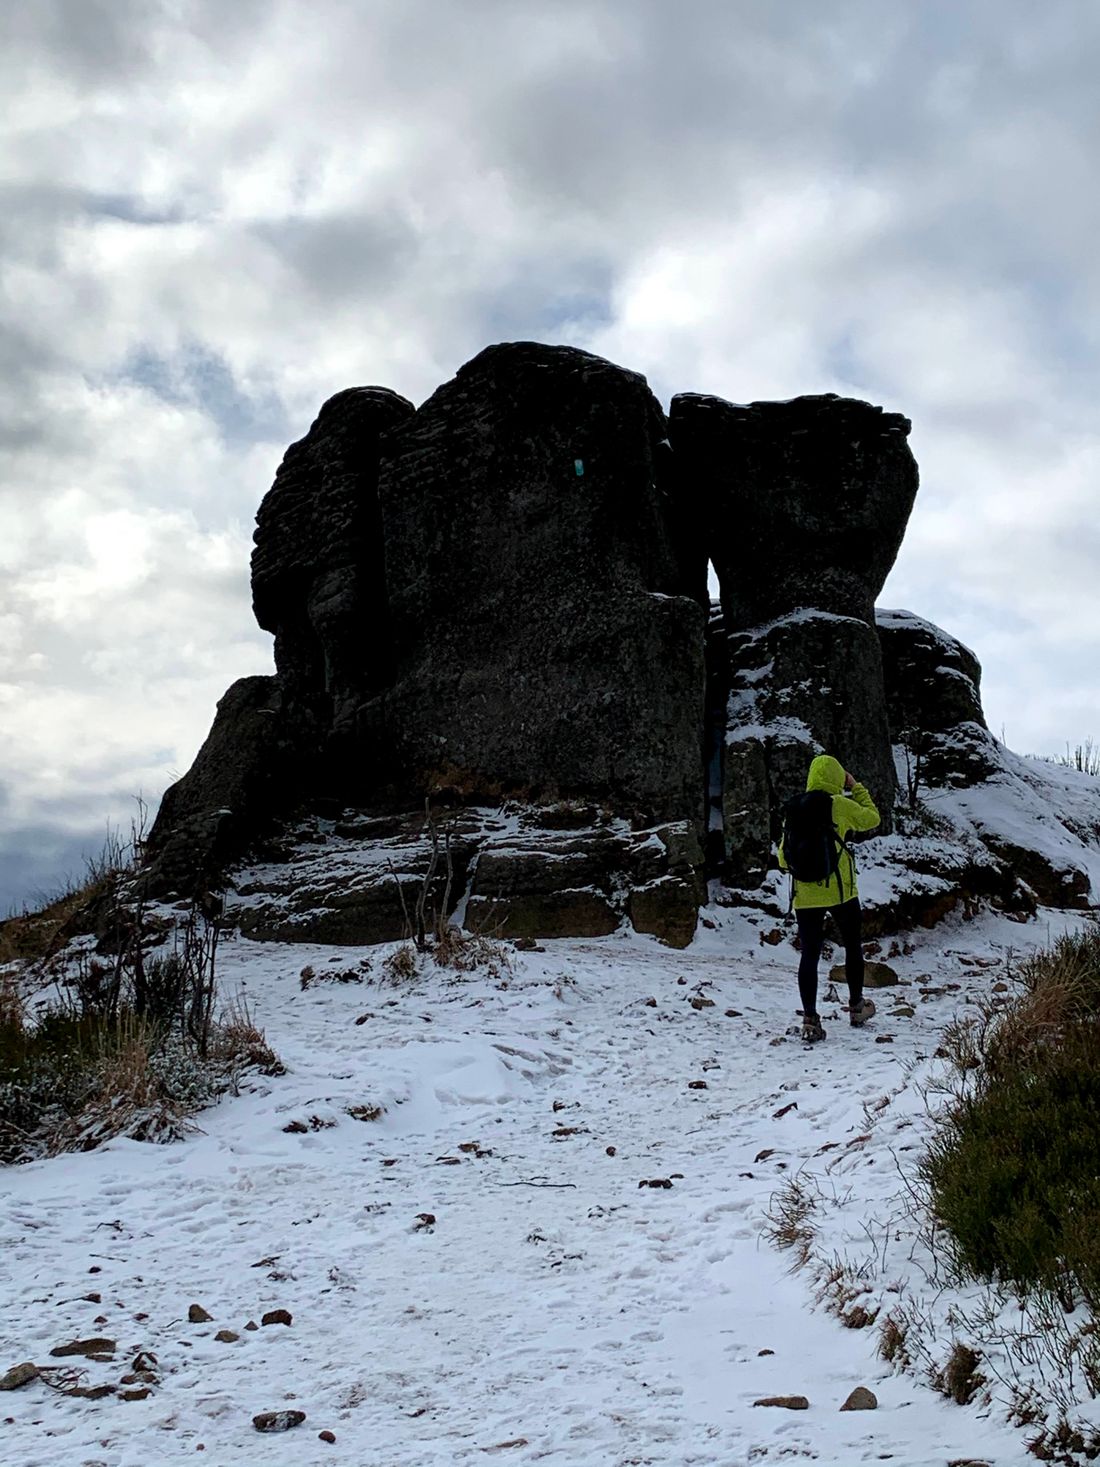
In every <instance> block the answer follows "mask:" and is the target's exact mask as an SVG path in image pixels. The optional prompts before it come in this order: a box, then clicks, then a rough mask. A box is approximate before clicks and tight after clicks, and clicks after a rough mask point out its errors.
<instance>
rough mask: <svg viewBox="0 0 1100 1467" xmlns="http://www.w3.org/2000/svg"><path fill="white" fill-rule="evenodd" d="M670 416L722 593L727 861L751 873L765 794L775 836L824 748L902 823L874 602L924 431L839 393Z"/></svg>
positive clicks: (676, 405) (757, 857) (712, 404)
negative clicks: (916, 433) (913, 431)
mask: <svg viewBox="0 0 1100 1467" xmlns="http://www.w3.org/2000/svg"><path fill="white" fill-rule="evenodd" d="M669 422H670V437H671V441H672V446H673V451H674V455H675V458H676V462H677V472H678V474H679V475H680V476H681V477H683V478H685V479H689V480H691V482H692V483H693V484H694V486H695V494H696V496H697V499H698V506H699V512H700V513H701V515H702V516H703V517H704V519H705V521H706V523H707V525H708V526H709V533H710V536H711V540H710V558H711V561H712V562H713V564H714V567H715V570H716V572H717V575H718V579H719V583H720V588H721V612H722V624H723V627H724V633H725V638H726V647H727V650H728V677H729V688H730V695H729V712H728V724H727V735H726V752H725V771H727V772H728V777H729V780H730V784H731V789H730V793H729V797H728V798H725V797H724V798H723V801H722V803H723V805H724V806H725V807H726V809H727V811H728V812H729V814H730V816H731V817H732V819H731V824H730V825H729V826H727V836H726V863H727V869H729V870H731V871H732V872H733V873H734V875H735V877H736V878H737V879H740V880H751V879H752V878H753V875H754V873H755V872H757V871H758V870H759V867H760V861H761V856H762V852H761V844H762V842H761V838H760V826H761V823H762V821H761V817H760V814H759V811H760V808H761V807H760V800H761V798H762V797H763V796H765V795H766V803H765V807H764V808H765V816H764V820H766V823H767V825H768V827H769V836H774V835H775V833H776V827H777V824H778V812H779V810H780V808H781V806H782V803H783V802H784V801H785V800H786V799H787V798H788V797H789V796H790V795H791V794H793V793H794V792H795V791H796V790H797V789H800V788H801V787H802V782H803V780H804V777H805V770H806V766H807V764H808V762H809V759H810V757H812V755H813V754H814V753H816V752H819V751H821V750H828V751H829V752H830V753H833V754H835V755H836V756H837V757H838V758H839V759H840V760H841V761H842V762H843V763H844V764H846V765H847V766H849V767H850V768H852V769H853V770H855V771H856V772H857V774H858V775H859V777H860V778H861V779H862V780H863V781H864V782H865V783H866V784H867V786H868V787H869V789H870V790H871V793H872V795H873V797H874V798H875V801H876V803H877V804H878V806H879V809H880V810H881V811H882V814H883V826H882V828H883V829H884V830H889V829H890V825H891V812H892V808H893V802H894V793H895V788H896V779H895V773H894V763H893V757H892V754H891V748H890V733H889V727H888V722H887V711H886V692H885V687H884V683H883V673H882V657H881V652H880V649H879V644H878V638H877V635H876V632H875V621H874V602H875V597H876V596H877V595H878V593H879V591H880V590H881V589H882V585H883V583H884V581H885V579H886V576H887V574H888V572H889V570H890V567H891V566H892V565H893V562H894V559H895V557H896V555H897V552H898V548H899V546H900V545H901V540H902V536H903V534H904V532H905V526H906V523H907V521H908V518H909V513H910V510H911V509H912V506H913V500H914V497H915V495H916V491H917V466H916V462H915V460H914V459H913V455H912V453H911V452H910V450H909V446H908V443H907V441H906V440H907V437H908V433H909V427H910V424H909V421H908V419H906V418H903V417H901V416H900V415H899V414H896V413H885V412H883V411H882V409H881V408H877V407H872V406H870V405H869V404H868V403H864V402H856V401H852V400H849V399H844V398H838V397H836V396H834V395H832V394H826V395H824V396H820V397H799V398H794V399H792V400H791V401H789V402H757V403H751V404H748V405H747V406H746V405H741V404H735V403H729V402H725V401H723V400H722V399H720V398H715V397H704V396H700V395H698V394H683V395H681V396H679V397H676V398H674V399H673V402H672V409H671V413H670V420H669ZM712 635H713V634H712ZM725 777H726V775H725V774H723V781H724V779H725ZM741 811H743V812H746V814H745V815H744V816H742V815H739V814H736V813H735V812H741ZM746 820H747V824H748V828H746Z"/></svg>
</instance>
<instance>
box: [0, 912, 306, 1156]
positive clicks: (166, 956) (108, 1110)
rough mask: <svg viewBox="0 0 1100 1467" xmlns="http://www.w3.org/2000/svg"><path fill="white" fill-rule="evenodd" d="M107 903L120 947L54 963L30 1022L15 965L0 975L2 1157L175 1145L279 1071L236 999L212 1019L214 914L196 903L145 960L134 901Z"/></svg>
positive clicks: (216, 927) (140, 921)
mask: <svg viewBox="0 0 1100 1467" xmlns="http://www.w3.org/2000/svg"><path fill="white" fill-rule="evenodd" d="M110 899H111V901H112V902H113V903H114V906H115V908H117V910H113V911H112V912H111V913H109V914H108V916H109V917H110V920H111V923H112V925H113V926H115V927H117V928H118V929H119V930H123V929H124V930H125V931H126V933H127V936H126V939H125V941H124V942H123V944H122V945H121V946H120V947H119V949H118V951H117V952H116V953H115V955H114V957H113V958H112V959H111V961H107V962H105V961H101V960H99V959H96V958H92V957H90V956H89V955H88V953H87V952H86V951H84V950H83V949H81V950H80V951H78V952H76V953H68V954H62V955H60V956H58V957H56V958H55V959H54V960H53V961H52V962H51V964H50V966H49V969H48V972H49V973H51V974H52V976H53V980H54V983H55V985H56V986H55V989H54V997H53V998H52V999H51V1001H50V1002H49V1003H47V1005H46V1006H45V1008H44V1009H42V1010H41V1011H40V1012H39V1013H38V1014H37V1015H36V1016H35V1018H34V1020H33V1021H30V1020H28V1017H27V1014H26V1011H25V1008H24V1005H23V1004H22V1002H21V998H20V991H19V986H18V971H17V969H16V968H15V967H11V968H9V969H8V970H7V971H6V972H5V973H4V974H3V975H0V1161H3V1162H13V1161H25V1160H30V1159H32V1158H33V1157H36V1156H43V1155H53V1154H56V1153H57V1152H60V1151H73V1150H87V1149H89V1148H90V1147H93V1146H96V1145H98V1144H99V1143H100V1142H102V1141H104V1140H107V1139H109V1138H110V1137H112V1136H129V1137H132V1138H133V1139H135V1140H143V1141H167V1140H173V1139H175V1138H176V1137H178V1136H180V1135H182V1134H184V1133H185V1132H186V1131H187V1130H189V1129H190V1120H189V1118H190V1117H191V1116H192V1115H194V1114H195V1112H196V1111H198V1110H200V1109H202V1108H203V1107H204V1106H206V1105H209V1104H210V1103H211V1102H212V1101H213V1100H214V1099H215V1098H216V1097H217V1096H219V1095H221V1094H223V1093H224V1092H226V1091H227V1090H233V1089H235V1088H236V1085H237V1082H238V1078H239V1076H240V1073H241V1071H242V1070H243V1069H249V1068H254V1069H260V1070H262V1071H263V1072H264V1073H266V1074H281V1073H283V1071H282V1066H281V1065H280V1063H279V1061H278V1058H277V1057H276V1056H275V1055H274V1054H273V1052H272V1050H271V1049H270V1047H269V1046H268V1044H267V1042H266V1040H265V1039H264V1036H263V1034H262V1033H261V1032H260V1030H259V1029H258V1028H257V1027H256V1025H255V1023H254V1022H253V1020H252V1017H251V1015H250V1014H249V1012H248V1009H247V1007H246V1006H245V1005H244V1004H243V1003H240V1002H238V1003H237V1004H236V1005H231V1006H230V1008H229V1009H228V1010H227V1011H225V1012H224V1013H222V1014H221V1015H220V1016H218V1017H217V1019H215V1003H216V997H217V984H216V981H215V958H216V953H217V945H218V934H219V919H218V918H217V917H207V916H205V915H204V913H203V910H202V908H201V905H200V903H198V902H197V903H196V904H195V906H194V907H193V908H192V910H191V911H190V912H189V913H188V914H187V916H186V917H185V918H184V919H183V920H182V921H181V922H180V924H179V925H178V927H177V934H176V937H177V940H176V944H175V947H174V948H173V949H172V950H170V951H167V952H164V953H159V954H155V955H153V956H149V955H148V954H147V952H146V951H145V947H144V945H143V936H144V934H145V930H146V929H145V924H144V920H143V915H142V912H141V904H140V899H138V901H137V906H136V909H131V907H127V905H126V903H125V902H124V901H123V900H122V898H121V897H120V896H119V894H118V889H117V886H116V888H115V889H114V890H113V891H112V892H111V894H110ZM116 918H117V920H116ZM28 971H29V972H31V973H40V972H41V970H40V969H37V968H35V967H34V966H33V965H31V966H29V968H28Z"/></svg>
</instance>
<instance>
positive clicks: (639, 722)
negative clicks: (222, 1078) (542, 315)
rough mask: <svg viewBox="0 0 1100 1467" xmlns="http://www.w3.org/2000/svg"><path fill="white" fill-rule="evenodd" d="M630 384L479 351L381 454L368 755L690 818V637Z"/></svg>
mask: <svg viewBox="0 0 1100 1467" xmlns="http://www.w3.org/2000/svg"><path fill="white" fill-rule="evenodd" d="M665 438H666V425H665V418H664V413H663V412H662V410H661V408H660V405H659V404H658V402H657V400H656V398H654V396H653V394H652V393H651V392H650V391H649V388H648V387H647V386H646V382H645V379H644V377H641V376H639V375H638V374H637V373H634V372H628V371H625V370H623V369H622V368H620V367H615V366H612V365H611V363H609V362H605V361H602V360H601V359H600V358H599V357H594V356H591V355H589V354H588V353H587V352H581V351H576V350H574V349H572V348H570V347H545V346H532V345H528V344H523V343H521V344H517V345H508V346H497V347H491V348H489V349H488V350H487V351H484V352H482V353H481V354H480V355H479V356H477V357H475V358H474V360H473V361H472V362H470V363H468V364H467V365H466V366H465V367H463V368H462V369H461V371H459V373H458V375H457V376H456V377H455V378H454V380H453V381H452V382H449V383H447V384H446V385H445V386H444V387H441V388H440V389H439V390H438V391H437V392H436V393H435V394H434V395H433V396H432V397H431V398H429V400H428V401H427V402H426V403H425V404H424V405H423V407H421V408H420V410H419V411H418V412H417V414H416V416H415V417H414V418H413V419H412V420H411V422H410V423H409V424H408V425H407V426H406V427H405V428H404V429H403V430H402V431H401V432H400V433H398V434H396V435H394V437H393V438H392V440H391V441H390V444H389V447H388V452H387V455H386V457H385V459H384V461H383V465H382V470H381V475H380V482H379V498H380V504H381V519H382V525H383V534H384V541H385V559H386V582H387V592H388V596H389V616H390V625H391V627H392V632H393V644H392V656H393V662H394V668H395V676H394V679H393V682H392V684H391V686H389V687H388V688H386V689H385V691H383V692H381V693H380V694H379V695H378V697H377V698H375V699H373V700H370V701H369V702H366V703H365V704H364V706H363V707H362V708H361V710H360V723H359V727H360V737H361V748H362V757H363V759H364V761H365V762H366V763H368V764H369V765H371V766H372V767H374V768H376V769H378V770H379V771H382V770H385V771H386V774H387V780H386V782H387V783H388V784H391V785H394V786H397V787H399V788H404V789H406V790H409V789H410V787H411V789H412V790H416V789H420V788H423V787H425V786H431V785H432V784H436V783H448V782H451V783H455V784H457V785H458V786H459V787H461V788H462V790H463V791H464V792H465V793H467V794H468V795H471V796H476V795H477V794H478V793H482V794H487V795H499V793H500V792H501V791H502V790H503V791H513V792H526V793H529V794H534V795H536V796H542V797H544V796H547V795H550V796H557V795H567V796H577V797H581V798H584V799H594V800H597V801H604V802H606V803H608V804H610V805H612V806H613V807H614V808H615V809H617V810H618V811H620V812H621V813H624V814H637V815H638V816H639V818H641V819H643V820H646V821H659V820H682V819H690V820H698V819H699V818H700V816H701V812H702V801H703V776H702V750H701V740H702V719H703V687H704V670H703V626H704V621H705V612H704V610H703V608H702V607H701V606H700V605H699V604H698V602H697V601H695V600H693V599H691V597H690V596H688V595H686V594H685V587H686V584H687V577H686V575H685V570H684V568H683V567H682V566H681V564H680V562H679V561H678V559H677V554H676V546H675V540H674V533H673V528H672V526H673V523H674V517H675V511H676V506H675V505H674V504H671V503H669V501H668V500H667V499H666V498H665V497H664V496H663V495H662V493H661V488H660V485H659V482H658V473H659V470H658V460H659V458H660V455H661V445H662V442H663V441H664V440H665Z"/></svg>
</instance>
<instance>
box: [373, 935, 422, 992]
mask: <svg viewBox="0 0 1100 1467" xmlns="http://www.w3.org/2000/svg"><path fill="white" fill-rule="evenodd" d="M418 956H419V954H418V953H417V951H416V947H415V945H414V944H413V943H411V942H403V943H402V944H401V946H400V947H397V948H394V950H393V952H392V953H390V955H389V957H387V958H385V959H384V960H383V963H382V975H383V977H384V978H387V979H388V980H389V981H390V982H391V983H408V982H409V981H410V979H413V978H415V977H416V975H417V973H418V972H419V970H420V965H419V963H418V961H417V959H418Z"/></svg>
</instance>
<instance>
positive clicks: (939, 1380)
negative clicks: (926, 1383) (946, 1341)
mask: <svg viewBox="0 0 1100 1467" xmlns="http://www.w3.org/2000/svg"><path fill="white" fill-rule="evenodd" d="M981 1359H982V1357H981V1356H980V1355H979V1354H978V1352H977V1351H976V1350H972V1349H971V1348H970V1346H969V1345H964V1344H962V1343H961V1341H959V1340H956V1341H955V1344H954V1345H953V1347H952V1350H951V1354H950V1355H949V1356H948V1357H947V1360H946V1362H945V1363H944V1365H943V1366H942V1367H941V1368H940V1369H939V1370H932V1371H930V1372H929V1379H930V1380H931V1382H932V1384H933V1385H934V1386H935V1388H936V1390H938V1391H939V1392H940V1393H941V1394H942V1395H945V1396H949V1397H950V1398H951V1400H952V1401H954V1402H955V1404H956V1405H958V1406H967V1405H969V1403H970V1402H971V1401H972V1400H973V1399H974V1397H975V1396H976V1395H977V1394H978V1392H979V1391H980V1390H981V1388H982V1386H984V1385H985V1383H986V1380H985V1376H984V1375H981V1374H979V1372H978V1366H979V1365H980V1364H981Z"/></svg>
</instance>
